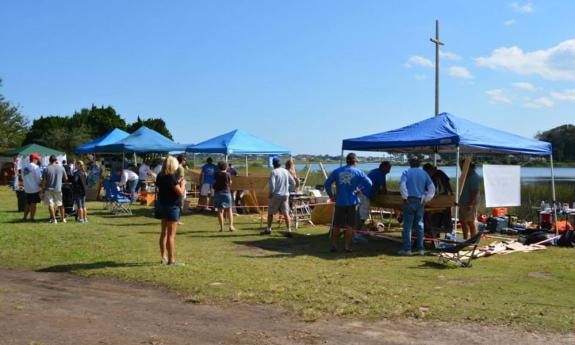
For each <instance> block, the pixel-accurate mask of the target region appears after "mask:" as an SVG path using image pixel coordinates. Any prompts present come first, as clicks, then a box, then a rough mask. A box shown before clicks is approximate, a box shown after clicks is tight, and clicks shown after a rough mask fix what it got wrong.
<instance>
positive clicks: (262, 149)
mask: <svg viewBox="0 0 575 345" xmlns="http://www.w3.org/2000/svg"><path fill="white" fill-rule="evenodd" d="M186 152H193V153H221V154H223V155H225V157H226V161H227V159H228V155H230V154H238V155H240V154H241V155H246V174H247V172H248V170H247V169H248V165H247V155H252V154H262V155H263V154H265V155H273V154H290V151H289V150H288V149H286V148H285V147H282V146H278V145H276V144H273V143H270V142H268V141H266V140H263V139H261V138H258V137H256V136H254V135H252V134H249V133H246V132H244V131H242V130H239V129H236V130H233V131H231V132H228V133H225V134H222V135H219V136H217V137H214V138H211V139H208V140H206V141H203V142H201V143H199V144H196V145H190V146H188V147H187V148H186Z"/></svg>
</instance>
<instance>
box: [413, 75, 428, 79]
mask: <svg viewBox="0 0 575 345" xmlns="http://www.w3.org/2000/svg"><path fill="white" fill-rule="evenodd" d="M414 78H415V80H425V79H427V76H426V75H425V74H417V75H415V77H414Z"/></svg>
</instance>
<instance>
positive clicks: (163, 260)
mask: <svg viewBox="0 0 575 345" xmlns="http://www.w3.org/2000/svg"><path fill="white" fill-rule="evenodd" d="M167 264H168V259H162V261H160V265H167Z"/></svg>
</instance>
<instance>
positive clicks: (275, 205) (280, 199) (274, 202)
mask: <svg viewBox="0 0 575 345" xmlns="http://www.w3.org/2000/svg"><path fill="white" fill-rule="evenodd" d="M278 211H280V212H281V213H284V214H285V213H289V196H287V195H274V196H273V197H272V198H271V199H270V202H269V204H268V214H271V215H274V214H276V213H277V212H278Z"/></svg>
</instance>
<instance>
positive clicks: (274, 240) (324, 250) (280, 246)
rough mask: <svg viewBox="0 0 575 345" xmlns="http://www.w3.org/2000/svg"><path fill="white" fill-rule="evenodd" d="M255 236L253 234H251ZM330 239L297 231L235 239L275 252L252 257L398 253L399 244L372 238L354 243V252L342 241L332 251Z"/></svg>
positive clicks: (357, 255)
mask: <svg viewBox="0 0 575 345" xmlns="http://www.w3.org/2000/svg"><path fill="white" fill-rule="evenodd" d="M251 236H253V235H251ZM330 243H331V242H330V240H329V238H328V236H327V234H314V235H300V234H298V233H295V234H294V236H293V238H285V237H275V236H273V237H266V238H263V239H261V240H255V241H235V242H234V244H236V245H238V246H245V247H247V248H257V249H261V250H265V251H266V252H273V253H269V254H267V253H259V254H258V255H254V256H251V255H246V256H247V257H252V258H279V257H293V256H300V255H307V256H315V257H318V258H322V259H326V260H338V259H351V258H359V257H371V256H379V255H382V254H383V255H390V256H392V255H396V253H397V250H398V248H399V247H398V245H397V244H396V243H391V242H387V241H374V240H370V241H369V242H368V243H367V244H355V245H353V252H352V253H344V252H343V250H342V248H343V243H342V241H340V243H339V246H340V251H339V252H337V253H332V252H330V251H329V249H330Z"/></svg>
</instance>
